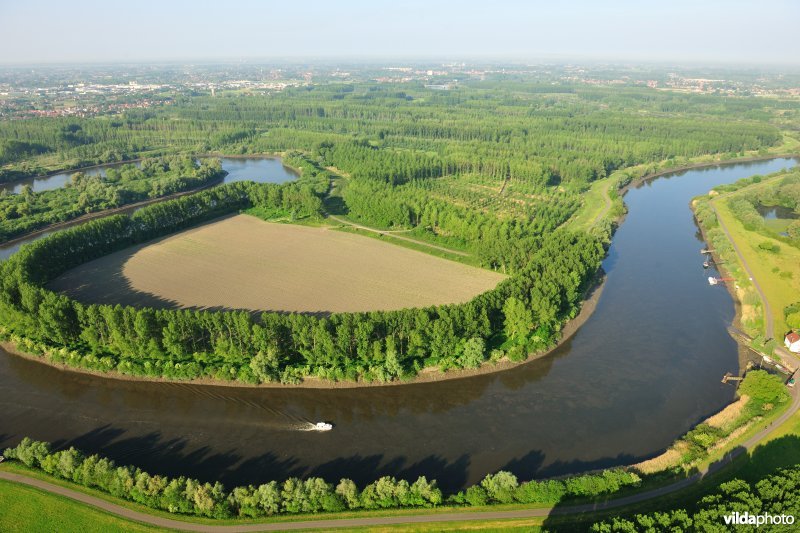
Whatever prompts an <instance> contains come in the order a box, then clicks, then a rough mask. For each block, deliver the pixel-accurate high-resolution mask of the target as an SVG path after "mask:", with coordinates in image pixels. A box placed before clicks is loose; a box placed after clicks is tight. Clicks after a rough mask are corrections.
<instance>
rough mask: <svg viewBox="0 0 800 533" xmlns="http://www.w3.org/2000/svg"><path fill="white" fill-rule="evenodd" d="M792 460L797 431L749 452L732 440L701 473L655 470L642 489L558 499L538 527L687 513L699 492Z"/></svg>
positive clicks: (797, 453)
mask: <svg viewBox="0 0 800 533" xmlns="http://www.w3.org/2000/svg"><path fill="white" fill-rule="evenodd" d="M797 464H800V436H798V435H796V434H789V435H785V436H783V437H778V438H776V439H773V440H771V441H769V442H767V443H765V444H760V445H758V446H756V447H755V448H754V449H753V450H752V452H748V451H747V449H746V448H744V447H742V446H738V447H736V448H734V449H733V450H731V451H729V452H728V453H726V454H725V455H724V456H723V457H722V458H721V459H719V460H718V461H715V462H713V463H711V465H710V466H709V468H708V471H707V472H705V473H701V472H699V471H698V470H697V469H692V470H690V471H689V472H686V473H684V474H682V475H681V476H676V477H673V478H670V480H669V481H667V478H666V477H665V474H663V473H662V474H656V476H661V477H662V479H664V482H663V483H662V484H661V485H659V486H657V487H656V488H653V489H649V490H646V491H643V492H621V493H617V494H612V495H609V496H606V497H603V498H597V499H595V500H593V501H591V502H589V503H586V501H585V500H584V501H576V500H563V501H561V502H559V503H558V504H556V505H555V506H554V507H553V510H552V512H551V514H550V516H548V517H547V519H546V520H545V521H544V523H543V527H544V529H545V530H546V531H553V532H583V531H588V530H589V528H590V527H591V526H592V524H594V523H597V522H603V521H605V522H610V521H611V520H613V519H614V518H626V519H628V520H632V519H633V518H634V516H635V515H637V514H651V513H654V512H667V511H671V510H676V509H685V510H686V511H688V513H689V514H690V515H691V514H692V513H693V512H695V511H697V509H698V502H699V501H700V500H701V499H702V498H703V497H704V496H706V495H709V494H714V493H716V492H718V490H719V486H720V485H721V484H723V483H726V482H729V481H732V480H734V479H741V480H744V481H746V482H747V483H748V484H749V485H750V486H751V487H753V486H755V484H756V483H758V482H759V481H760V480H762V479H764V478H766V477H768V476H770V475H772V474H775V473H776V472H777V471H778V470H780V469H782V468H787V467H791V466H795V465H797ZM643 477H644V476H643ZM621 498H625V499H624V500H623V501H622V505H620V504H616V505H615V504H614V501H615V500H618V499H621ZM633 504H636V505H635V507H632V505H633Z"/></svg>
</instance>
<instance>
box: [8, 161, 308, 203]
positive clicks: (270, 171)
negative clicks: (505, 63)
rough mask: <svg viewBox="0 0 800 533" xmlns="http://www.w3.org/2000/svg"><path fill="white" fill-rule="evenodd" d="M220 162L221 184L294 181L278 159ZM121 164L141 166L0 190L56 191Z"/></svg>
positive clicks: (90, 171) (97, 168)
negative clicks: (224, 172)
mask: <svg viewBox="0 0 800 533" xmlns="http://www.w3.org/2000/svg"><path fill="white" fill-rule="evenodd" d="M220 159H221V161H222V168H223V169H224V170H226V171H227V172H228V175H227V176H225V180H224V181H223V183H232V182H234V181H246V180H250V181H255V182H258V183H283V182H286V181H291V180H294V179H297V178H298V174H297V173H296V172H295V171H294V170H292V169H291V168H289V167H287V166H285V165H284V164H283V163H282V162H281V160H280V159H279V158H275V157H221V158H220ZM125 164H134V165H136V166H137V167H140V166H141V162H140V161H133V162H123V163H111V164H108V165H99V166H94V167H85V168H77V169H74V170H68V171H64V172H59V173H56V174H51V175H48V176H37V177H34V178H26V179H24V180H20V181H15V182H13V183H2V184H0V191H8V192H9V193H12V194H19V193H21V192H22V190H23V188H24V187H25V186H26V185H30V186H31V189H32V190H33V192H42V191H50V190H53V189H60V188H61V187H64V186H66V185H67V184H69V183H70V178H71V177H72V175H73V174H74V173H76V172H83V173H84V174H86V175H88V176H105V174H106V170H108V169H109V168H117V167H120V166H122V165H125Z"/></svg>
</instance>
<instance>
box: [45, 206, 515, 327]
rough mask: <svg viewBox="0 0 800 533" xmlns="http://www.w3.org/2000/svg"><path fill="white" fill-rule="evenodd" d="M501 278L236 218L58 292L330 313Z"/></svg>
mask: <svg viewBox="0 0 800 533" xmlns="http://www.w3.org/2000/svg"><path fill="white" fill-rule="evenodd" d="M502 279H504V276H503V275H501V274H498V273H495V272H492V271H489V270H483V269H479V268H474V267H470V266H467V265H463V264H460V263H456V262H453V261H448V260H444V259H440V258H437V257H433V256H431V255H427V254H425V253H422V252H417V251H414V250H409V249H407V248H403V247H399V246H395V245H392V244H388V243H384V242H380V241H379V240H376V239H370V238H365V237H362V236H358V235H353V234H349V233H343V232H337V231H332V230H330V229H327V228H315V227H306V226H294V225H287V224H273V223H268V222H264V221H262V220H259V219H257V218H255V217H251V216H248V215H237V216H233V217H229V218H225V219H222V220H218V221H215V222H212V223H209V224H206V225H203V226H200V227H197V228H194V229H191V230H187V231H185V232H182V233H179V234H176V235H172V236H169V237H167V238H164V239H160V240H158V241H155V242H151V243H147V244H144V245H140V246H137V247H132V248H129V249H126V250H122V251H120V252H117V253H114V254H111V255H108V256H105V257H103V258H101V259H98V260H96V261H92V262H90V263H86V264H84V265H81V266H80V267H78V268H75V269H73V270H71V271H69V272H67V273H65V274H64V275H62V276H61V277H59V278H58V279H56V280H54V281H53V282H52V283H51V284H50V288H51V289H54V290H57V291H62V292H65V293H66V294H68V295H69V296H71V297H74V298H76V299H78V300H80V301H83V302H87V303H108V304H115V303H120V304H123V305H136V306H143V305H148V306H153V307H161V308H196V309H246V310H252V311H262V310H263V311H283V312H292V311H295V312H309V313H320V314H325V313H331V312H345V311H373V310H388V309H401V308H406V307H424V306H430V305H437V304H446V303H460V302H465V301H468V300H469V299H471V298H472V297H473V296H475V295H477V294H479V293H481V292H484V291H487V290H489V289H491V288H493V287H494V286H495V285H497V283H498V282H500V281H501V280H502Z"/></svg>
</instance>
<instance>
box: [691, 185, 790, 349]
mask: <svg viewBox="0 0 800 533" xmlns="http://www.w3.org/2000/svg"><path fill="white" fill-rule="evenodd" d="M791 174H792V173H787V172H780V173H777V174H774V175H771V176H769V177H768V178H766V179H760V178H756V179H755V180H754V179H753V178H746V179H743V180H739V181H738V182H736V184H734V185H732V186H730V189H732V190H728V189H726V188H720V189H721V191H717V190H712V191H711V192H710V193H709V195H708V196H704V197H699V198H695V199H694V200H693V201H692V208H693V210H694V213H695V216H696V218H697V220H698V222H699V223H700V225H701V228H702V230H703V233H704V235H705V238H706V239H707V241H708V243H709V246H710V247H711V248H712V249H713V250H714V254H713V255H714V259H715V261H717V262H718V263H720V267H721V271H722V272H723V273H724V275H726V276H728V277H732V278H734V280H735V281H734V283H733V284H731V285H730V286H729V289H730V290H731V291H732V292H733V294H734V296H735V298H736V299H737V300H738V303H739V307H740V312H739V317H738V318H739V325H740V327H741V329H742V330H744V331H745V332H746V333H747V334H749V335H750V336H751V337H753V338H754V339H755V342H754V344H755V345H754V347H755V348H756V349H758V350H759V351H762V352H765V353H767V354H770V355H772V354H773V353H774V354H775V355H776V356H777V357H778V358H783V357H782V354H781V352H782V349H780V348H778V350H777V351H775V348H776V347H780V346H782V345H783V342H782V341H783V334H784V333H785V332H786V331H787V330H788V329H789V326H788V325H787V324H786V320H785V317H784V312H783V311H784V309H785V308H786V307H787V306H788V305H790V304H792V303H795V302H797V301H798V300H800V270H798V265H800V249H798V248H797V247H796V246H793V245H792V244H790V243H787V242H785V241H783V240H780V239H778V238H777V237H776V236H773V235H769V234H766V233H764V232H762V231H757V230H749V229H747V228H746V227H745V225H744V224H743V223H742V221H741V220H739V218H738V217H737V216H736V215H735V214H734V212H733V210H732V209H731V201H733V200H735V199H736V198H738V197H741V196H744V195H747V194H751V193H760V192H765V191H768V190H769V189H771V188H774V187H777V186H778V185H779V184H780V183H781V182H782V181H783V180H784V179H785V178H786V177H787V176H788V175H791ZM721 224H723V225H724V228H725V229H727V234H726V233H725V231H724V230H723V227H722V226H721ZM729 236H730V238H729ZM734 245H735V248H734ZM736 249H738V251H739V253H740V254H741V257H739V254H737V253H736ZM742 259H744V261H745V262H746V263H747V266H748V267H749V268H750V271H751V272H752V274H753V277H754V278H755V279H756V280H757V281H758V285H759V286H760V288H761V290H762V291H763V295H764V297H765V298H766V300H767V302H763V301H762V298H761V295H760V294H759V293H758V291H757V287H755V285H754V283H753V280H752V279H751V277H750V275H749V274H748V272H747V271H746V269H745V266H744V265H743V264H742ZM770 324H771V327H770ZM768 339H774V340H773V341H772V342H767V343H765V340H768ZM784 355H785V354H784Z"/></svg>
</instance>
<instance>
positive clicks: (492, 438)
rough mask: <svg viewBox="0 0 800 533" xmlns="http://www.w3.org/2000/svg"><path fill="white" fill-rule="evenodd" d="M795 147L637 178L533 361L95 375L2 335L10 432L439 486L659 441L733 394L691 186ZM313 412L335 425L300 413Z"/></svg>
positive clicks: (3, 411)
mask: <svg viewBox="0 0 800 533" xmlns="http://www.w3.org/2000/svg"><path fill="white" fill-rule="evenodd" d="M785 165H786V162H785V161H783V160H776V161H772V162H764V163H761V164H759V165H747V166H746V167H736V166H735V167H727V168H718V169H709V170H695V171H691V172H687V173H686V174H685V178H683V179H674V178H669V179H668V180H665V181H659V180H657V181H652V182H649V183H648V184H647V185H646V186H642V187H640V188H637V189H632V190H631V191H629V193H628V194H627V195H626V197H625V199H626V203H627V204H628V208H629V212H628V215H627V219H626V222H625V223H624V224H623V225H621V226H620V228H619V230H618V231H617V234H616V235H615V237H614V241H613V243H612V246H611V250H610V252H609V255H608V257H607V258H606V260H605V262H604V269H605V270H606V272H607V280H606V285H605V287H604V289H603V293H602V296H601V297H600V298H599V301H598V302H597V307H596V310H595V313H594V314H593V315H592V317H591V318H590V319H589V320H588V321H587V322H586V323H585V324H584V325H583V326H582V327H581V328H580V329H579V330H578V332H577V333H576V334H575V335H574V336H573V337H571V338H570V339H569V340H568V341H567V342H565V343H564V344H563V345H562V346H561V347H559V348H558V349H557V350H556V351H555V352H554V353H553V354H551V355H550V356H547V357H544V358H541V359H538V360H535V361H533V362H530V363H528V364H525V365H521V366H518V367H515V368H512V369H509V370H506V371H502V372H497V373H494V374H487V375H481V376H475V377H470V378H464V379H457V380H450V381H442V382H433V383H420V384H404V385H397V386H391V387H382V388H358V389H283V388H279V389H267V388H257V389H247V388H234V387H219V386H199V385H193V384H180V383H177V384H175V383H144V382H131V381H122V380H114V379H104V378H97V377H94V376H89V375H83V374H78V373H74V372H64V371H60V370H57V369H54V368H50V367H47V366H44V365H42V364H40V363H37V362H35V361H30V360H27V359H21V358H17V357H12V356H8V355H6V354H2V353H0V428H3V431H4V433H5V435H4V442H3V444H4V445H8V444H11V443H13V442H15V441H16V440H19V439H21V438H22V437H23V436H26V435H27V436H31V437H33V438H37V439H41V440H49V441H57V442H59V443H60V444H62V445H64V444H67V443H72V442H74V443H76V446H78V445H80V446H81V447H83V448H87V451H90V452H92V451H103V453H109V450H110V451H111V452H113V453H114V454H115V455H116V457H115V458H118V460H120V462H132V463H134V464H137V465H141V466H142V467H143V468H145V469H147V470H149V471H152V472H154V473H159V472H161V473H169V474H171V475H174V474H183V475H187V476H192V477H198V478H201V479H208V480H212V479H221V480H224V481H225V483H226V485H235V484H239V483H249V482H253V483H256V482H259V483H260V482H264V481H266V480H270V479H279V478H283V477H286V476H288V475H324V476H325V477H330V478H331V479H338V478H339V477H350V478H353V479H354V480H358V481H359V483H362V484H363V483H364V482H370V481H372V480H374V479H375V478H376V477H378V476H380V475H383V474H391V475H396V476H409V477H412V478H413V477H415V476H416V475H418V474H425V475H427V476H429V477H431V478H432V477H435V478H437V479H438V481H439V483H440V485H441V486H443V487H444V488H446V489H447V490H455V489H457V488H460V487H463V486H464V485H467V484H472V483H476V482H478V481H480V479H482V478H483V477H484V476H485V475H486V474H487V473H488V472H494V471H497V470H500V469H503V468H507V469H510V470H512V471H514V472H515V473H516V474H517V475H518V476H519V477H520V478H521V479H531V478H533V477H541V476H550V475H553V476H555V475H562V474H567V473H572V472H576V471H580V470H585V469H594V468H602V467H607V466H614V465H618V464H623V463H630V462H635V461H639V460H641V459H646V458H648V457H652V456H653V455H655V454H657V453H658V452H659V451H660V450H663V449H664V448H666V447H667V446H669V444H670V443H672V441H673V440H674V439H675V438H677V437H678V436H680V435H681V434H683V433H685V432H686V431H687V430H688V429H689V428H690V427H691V426H692V425H693V424H694V423H696V422H697V421H698V420H702V419H703V418H705V417H707V416H708V415H710V414H712V413H714V412H716V411H718V410H719V409H721V408H722V407H723V406H724V405H725V404H726V403H728V402H729V401H730V400H731V398H732V397H733V389H732V388H730V387H727V386H725V385H722V384H721V383H720V378H721V376H722V375H723V374H724V373H725V372H729V371H730V372H736V371H737V370H738V348H737V346H736V343H735V342H734V341H733V340H732V339H731V338H730V336H729V335H728V333H727V329H726V328H727V326H729V325H730V323H731V320H732V319H733V317H734V306H733V302H732V300H731V298H730V295H729V294H728V293H727V292H726V291H724V290H723V289H721V288H716V289H715V288H709V286H708V283H707V281H706V279H705V277H706V276H708V275H709V274H706V273H705V272H704V270H703V268H702V257H701V256H700V254H699V253H698V252H699V248H700V247H701V246H699V243H698V240H697V227H696V225H695V224H694V221H693V220H692V216H691V211H690V210H689V207H688V202H689V200H690V198H692V197H693V196H696V195H699V194H704V193H705V192H706V191H708V189H709V188H711V187H713V186H714V185H717V184H720V183H726V182H731V181H735V180H736V179H739V178H742V177H746V176H747V175H750V174H754V173H761V174H766V173H769V172H772V171H775V170H778V169H779V168H781V166H785ZM667 185H668V186H667ZM117 281H119V280H117ZM134 296H136V295H134ZM139 296H140V297H141V295H139ZM162 303H164V302H162ZM319 420H327V421H331V422H333V423H334V424H335V428H334V430H333V431H330V432H327V433H323V434H318V433H316V432H309V431H298V430H297V428H298V427H299V426H302V425H303V424H305V425H306V426H307V425H308V423H309V422H314V421H319ZM110 454H111V453H109V455H110Z"/></svg>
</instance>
